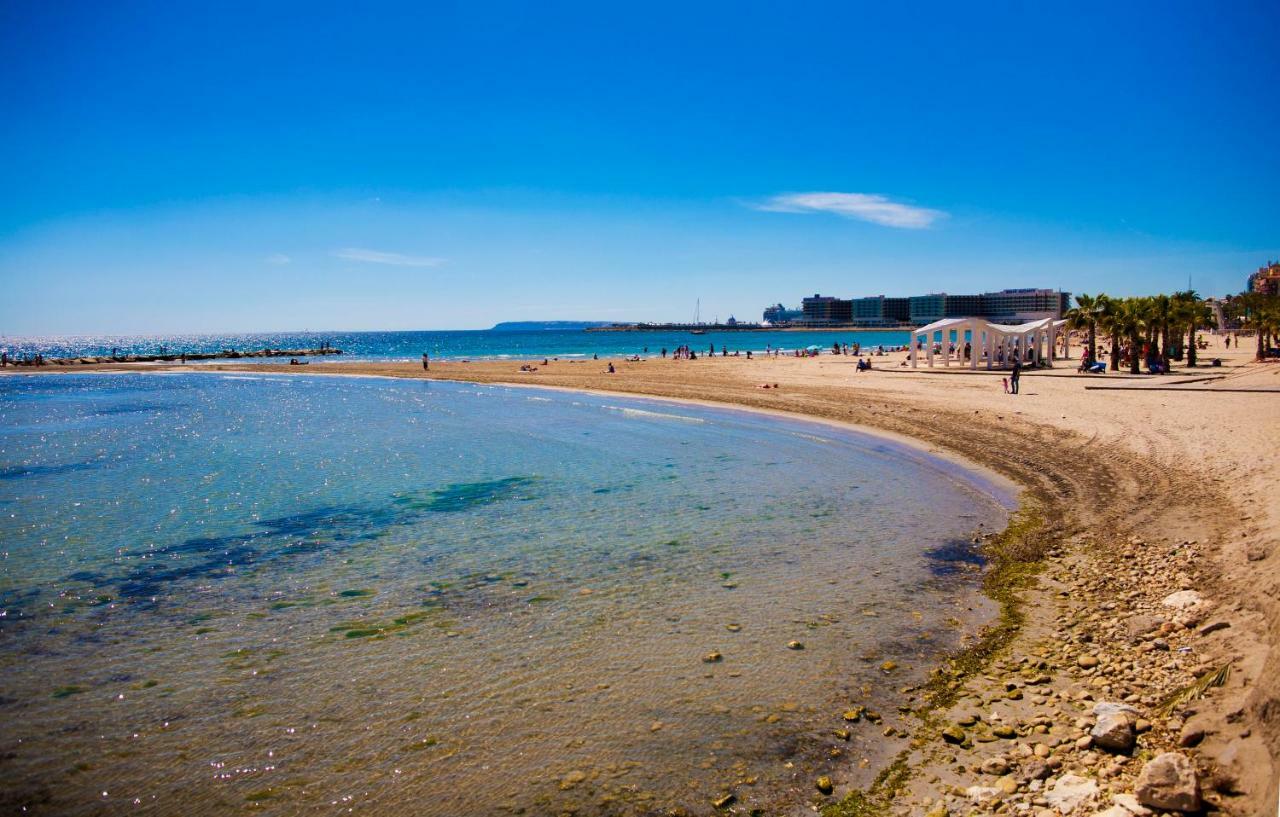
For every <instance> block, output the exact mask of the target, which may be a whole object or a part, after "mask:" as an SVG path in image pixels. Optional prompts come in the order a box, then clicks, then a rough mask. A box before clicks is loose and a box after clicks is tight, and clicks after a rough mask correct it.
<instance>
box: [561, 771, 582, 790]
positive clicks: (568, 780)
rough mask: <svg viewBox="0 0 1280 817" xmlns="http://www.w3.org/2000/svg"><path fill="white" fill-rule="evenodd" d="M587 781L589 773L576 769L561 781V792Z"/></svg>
mask: <svg viewBox="0 0 1280 817" xmlns="http://www.w3.org/2000/svg"><path fill="white" fill-rule="evenodd" d="M586 779H587V773H586V772H584V771H582V770H581V769H574V770H573V771H571V772H569V773H568V774H567V775H565V776H564V777H563V778H561V780H560V790H561V791H568V790H569V789H571V788H573V787H574V786H576V785H578V784H579V783H581V782H582V781H584V780H586Z"/></svg>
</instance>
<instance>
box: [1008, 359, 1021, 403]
mask: <svg viewBox="0 0 1280 817" xmlns="http://www.w3.org/2000/svg"><path fill="white" fill-rule="evenodd" d="M1021 377H1022V355H1018V356H1017V357H1015V358H1014V359H1013V373H1012V374H1010V376H1009V393H1010V394H1017V393H1018V380H1019V379H1020V378H1021Z"/></svg>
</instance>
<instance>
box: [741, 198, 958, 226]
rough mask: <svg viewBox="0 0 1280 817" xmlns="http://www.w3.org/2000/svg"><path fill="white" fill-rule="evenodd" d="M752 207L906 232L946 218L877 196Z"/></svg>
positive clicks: (776, 202) (795, 200) (767, 202)
mask: <svg viewBox="0 0 1280 817" xmlns="http://www.w3.org/2000/svg"><path fill="white" fill-rule="evenodd" d="M751 206H752V207H753V208H754V209H756V210H764V211H766V212H770V213H834V214H836V215H838V216H844V217H845V218H856V219H858V220H860V221H869V222H871V223H872V224H881V225H883V226H885V227H898V228H900V229H905V230H923V229H925V228H927V227H929V226H931V225H932V224H933V223H934V222H935V221H937V220H938V219H941V218H946V215H947V214H946V213H944V212H942V211H941V210H931V209H929V208H927V207H916V206H915V205H911V204H903V203H902V202H898V201H893V200H892V199H890V198H888V197H886V196H881V195H877V194H875V193H786V194H783V195H780V196H773V197H772V198H769V199H766V200H765V201H763V202H759V203H757V204H753V205H751Z"/></svg>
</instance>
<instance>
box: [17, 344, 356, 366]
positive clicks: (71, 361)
mask: <svg viewBox="0 0 1280 817" xmlns="http://www.w3.org/2000/svg"><path fill="white" fill-rule="evenodd" d="M340 354H342V350H341V349H335V348H333V347H332V346H321V347H319V348H317V349H256V350H253V351H245V352H242V351H239V350H238V349H223V350H222V351H219V352H176V353H175V352H165V353H163V354H145V355H96V356H85V357H44V356H41V355H36V356H34V357H27V358H24V359H20V360H14V359H12V358H10V359H9V360H8V365H10V366H91V365H94V364H100V363H184V362H185V363H189V362H191V361H194V360H240V359H243V358H251V357H290V358H293V357H314V356H320V355H340Z"/></svg>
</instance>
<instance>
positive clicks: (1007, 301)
mask: <svg viewBox="0 0 1280 817" xmlns="http://www.w3.org/2000/svg"><path fill="white" fill-rule="evenodd" d="M1070 305H1071V293H1070V292H1059V291H1058V290H1054V289H1034V288H1031V289H1002V290H1000V291H999V292H985V293H983V295H982V311H981V312H979V313H976V314H977V316H979V317H983V318H987V319H989V320H993V321H1002V322H1005V323H1024V322H1026V321H1036V320H1041V319H1043V318H1061V317H1062V313H1063V312H1066V311H1067V309H1068V308H1069V307H1070Z"/></svg>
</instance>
